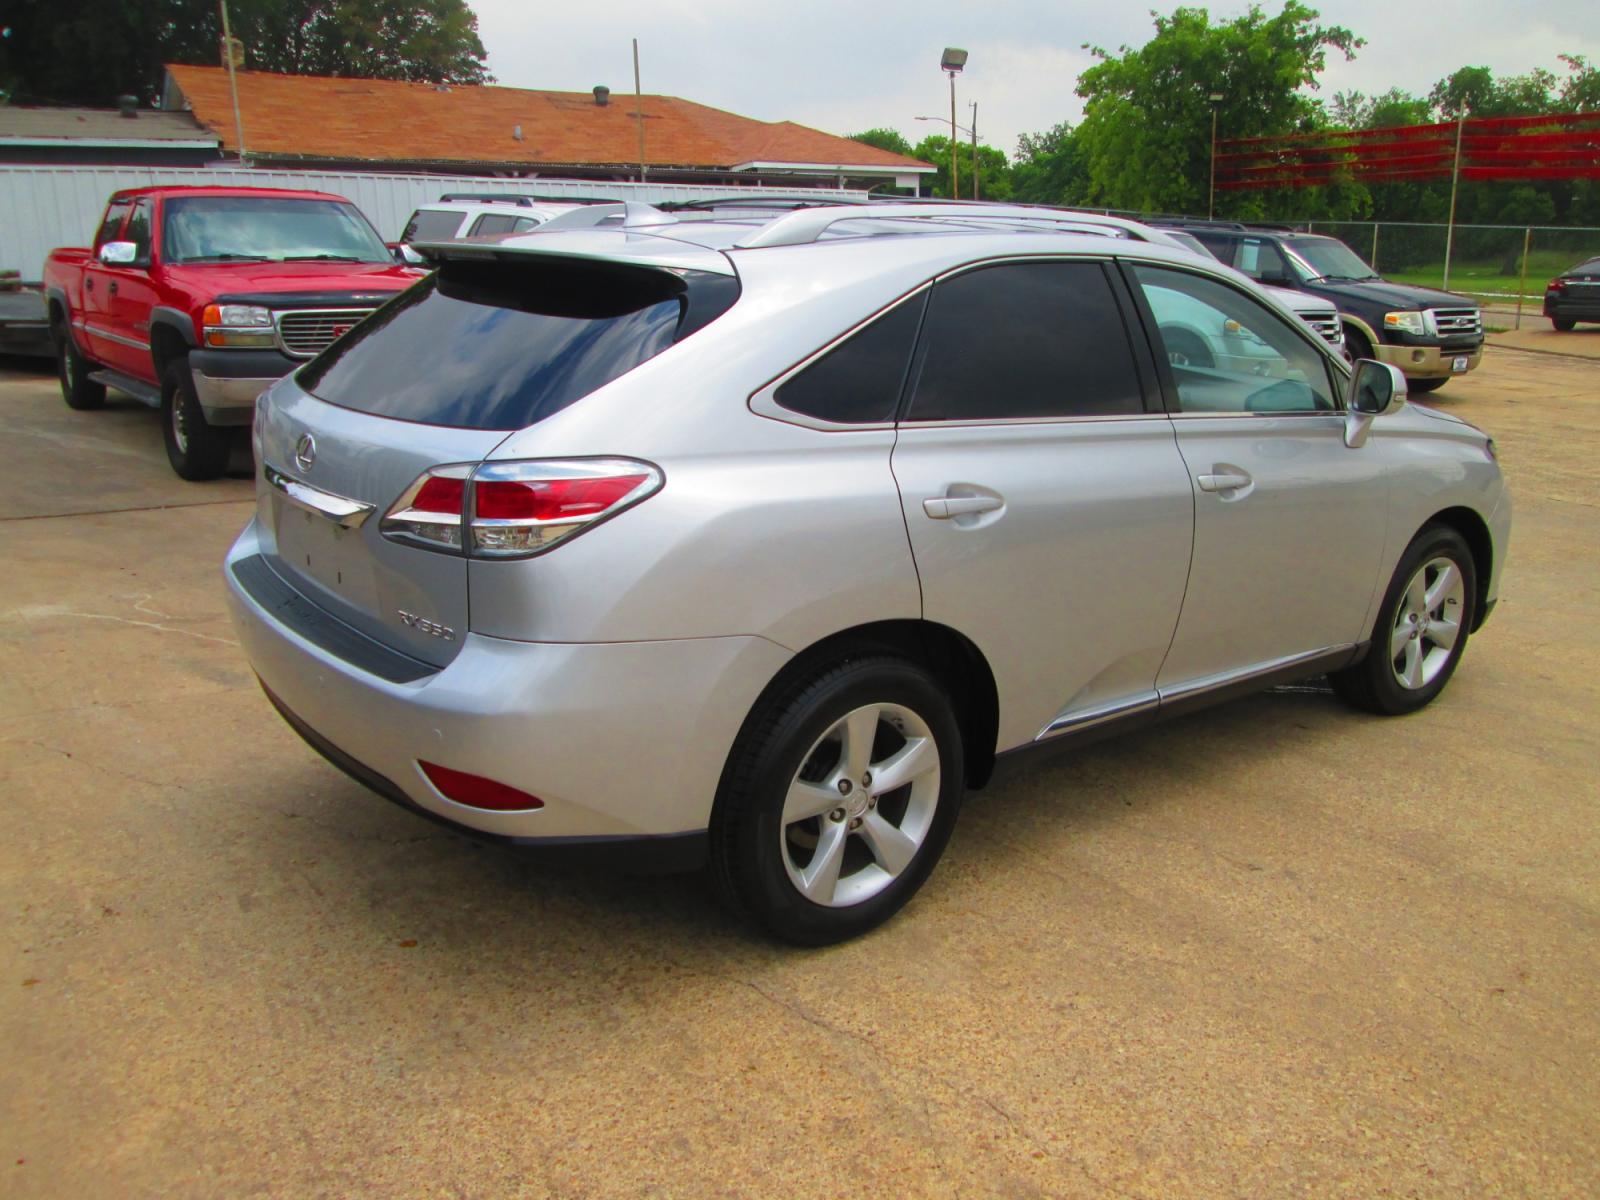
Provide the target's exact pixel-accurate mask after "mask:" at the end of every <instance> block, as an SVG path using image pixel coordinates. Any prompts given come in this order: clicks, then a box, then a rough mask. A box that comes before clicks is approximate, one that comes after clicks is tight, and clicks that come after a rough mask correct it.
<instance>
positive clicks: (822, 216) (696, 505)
mask: <svg viewBox="0 0 1600 1200" xmlns="http://www.w3.org/2000/svg"><path fill="white" fill-rule="evenodd" d="M1019 213H1020V214H1021V215H1019ZM433 253H434V255H435V257H436V261H437V262H438V270H437V271H436V272H435V273H434V274H433V275H431V276H430V277H429V278H427V279H426V280H424V281H423V282H421V283H419V284H418V285H417V286H416V287H415V288H413V289H412V290H411V291H409V292H406V293H404V294H403V295H402V296H400V297H399V298H398V299H396V300H394V301H392V302H390V303H389V304H388V305H386V306H385V307H384V308H382V309H380V310H379V311H378V312H377V313H376V314H375V315H374V316H373V317H372V318H370V319H369V320H367V321H365V322H364V323H362V324H361V325H360V326H358V327H357V328H356V329H355V330H354V331H353V332H352V333H350V334H349V335H347V336H346V337H344V338H343V339H341V340H340V341H339V342H337V343H336V344H335V345H334V346H333V347H331V348H330V349H329V350H328V351H327V352H326V353H324V354H323V355H322V356H321V357H319V358H317V359H315V360H314V361H313V362H311V363H310V364H308V365H307V366H305V367H303V368H302V369H301V370H300V371H299V372H298V373H297V374H295V375H294V376H292V377H288V378H285V379H284V380H283V381H281V382H280V383H278V384H277V385H276V386H275V387H274V388H273V389H272V390H271V391H270V392H269V393H268V394H267V395H266V396H264V397H263V399H262V401H261V402H260V404H259V405H258V407H257V415H256V424H255V451H256V462H257V464H258V470H259V481H258V492H257V506H256V513H255V517H254V519H253V520H252V521H251V522H250V524H249V526H248V528H246V529H245V531H244V533H243V534H242V535H241V536H240V537H239V539H238V542H237V543H236V544H235V546H234V547H233V549H232V551H231V552H230V553H229V555H228V560H227V565H226V577H227V582H228V586H229V589H230V592H231V597H232V604H233V610H234V613H235V616H236V619H237V624H238V628H239V632H240V636H241V638H242V640H243V642H244V646H245V648H246V652H247V653H248V655H249V658H250V661H251V664H252V666H253V667H254V669H255V671H256V673H257V675H258V676H259V677H260V680H261V683H262V686H263V687H264V688H265V689H266V691H267V693H268V695H269V696H270V697H271V699H272V701H273V703H274V704H275V705H276V706H277V707H278V709H279V710H280V711H281V712H282V713H283V715H284V717H285V718H286V719H287V720H288V721H289V723H290V724H291V725H292V726H293V727H294V728H295V729H296V730H298V731H299V732H300V733H301V734H302V736H303V737H304V738H305V739H306V740H307V741H308V742H310V743H311V744H312V745H313V746H314V747H316V748H317V749H318V750H319V751H321V752H322V753H323V754H324V755H326V756H327V757H328V758H329V759H331V760H332V761H333V762H334V763H336V764H337V765H339V766H340V767H342V768H343V769H345V770H346V771H348V772H349V773H350V774H351V775H353V776H354V777H356V778H357V779H359V780H361V781H363V782H364V783H366V784H368V785H370V786H371V787H372V788H373V789H374V790H376V791H378V792H380V793H382V794H384V795H386V796H388V797H390V798H391V799H394V800H396V801H398V802H399V803H401V804H403V805H406V806H407V807H410V808H412V809H414V810H416V811H418V812H420V813H422V814H424V815H427V816H430V817H433V818H436V819H438V820H441V821H445V822H448V823H450V824H452V825H454V826H457V827H460V828H463V829H465V830H469V831H472V832H473V833H475V834H478V835H482V836H484V837H489V838H494V839H499V840H501V841H503V842H509V843H514V844H516V845H519V846H525V847H528V848H533V849H551V850H557V851H559V852H561V853H563V854H566V855H570V856H575V855H580V854H587V855H595V854H600V855H605V856H608V857H611V858H614V859H620V860H623V861H631V862H633V863H634V864H642V865H648V866H655V867H693V866H697V865H702V864H706V865H709V867H710V874H711V876H712V878H713V879H714V881H715V884H716V886H717V888H718V889H719V891H720V892H721V893H722V895H723V896H724V897H725V898H726V899H727V900H728V901H729V902H731V903H732V904H733V905H734V906H735V907H736V908H738V909H739V910H741V911H743V912H745V913H747V914H749V915H750V916H752V917H753V918H754V919H755V920H756V921H757V922H759V923H760V924H761V925H762V926H764V927H765V928H766V929H767V930H769V931H770V932H772V933H773V934H775V935H777V936H779V937H782V938H786V939H790V940H792V941H795V942H800V943H812V944H816V943H825V942H830V941H835V940H838V939H841V938H845V937H849V936H851V935H854V934H857V933H860V932H862V931H863V930H866V929H868V928H870V927H872V926H874V925H876V924H878V923H879V922H881V921H883V920H884V919H885V918H887V917H889V916H890V915H891V914H892V913H894V912H895V911H896V910H898V909H899V908H900V906H901V905H903V904H904V903H905V902H906V901H907V900H908V899H909V898H910V897H911V896H912V894H913V893H914V892H915V891H916V890H917V888H918V887H920V886H921V884H922V882H923V881H924V880H925V879H926V878H927V876H928V874H929V872H930V871H931V870H932V869H933V867H934V864H935V863H936V862H937V860H938V858H939V856H940V854H941V852H942V851H943V849H944V846H945V843H946V842H947V841H948V839H949V837H950V834H951V830H952V827H953V826H954V824H955V819H956V813H957V810H958V808H959V806H960V804H961V799H962V795H963V793H964V791H965V790H966V789H967V788H970V787H978V786H980V785H982V784H983V783H984V782H985V780H986V779H988V778H989V776H990V773H991V770H992V769H993V767H994V766H995V763H996V760H997V759H999V758H1001V757H1002V756H1009V755H1014V754H1020V753H1022V752H1024V751H1028V750H1030V749H1034V748H1039V747H1046V746H1058V745H1061V744H1063V743H1066V742H1068V741H1070V740H1072V739H1076V738H1085V737H1090V736H1099V735H1102V734H1104V733H1106V732H1107V731H1109V730H1111V729H1113V728H1125V727H1127V726H1129V725H1132V724H1135V723H1138V722H1140V721H1145V720H1149V719H1152V718H1156V717H1162V716H1167V715H1170V714H1173V713H1179V712H1183V711H1186V710H1188V709H1190V708H1193V707H1195V706H1198V705H1203V704H1207V703H1211V702H1214V701H1218V700H1222V699H1224V698H1226V697H1229V696H1233V695H1236V694H1238V693H1240V692H1243V691H1248V690H1251V689H1259V688H1263V687H1266V686H1269V685H1272V684H1274V683H1277V682H1281V681H1286V680H1290V679H1294V678H1298V677H1304V676H1310V675H1316V674H1323V673H1326V674H1328V675H1329V677H1330V678H1331V679H1332V681H1333V684H1334V687H1335V688H1336V690H1337V691H1338V692H1339V694H1340V695H1341V696H1343V697H1344V698H1346V699H1347V700H1349V701H1350V702H1352V703H1354V704H1355V705H1357V706H1359V707H1362V708H1365V709H1367V710H1370V711H1372V712H1376V713H1383V714H1391V715H1393V714H1403V713H1409V712H1412V711H1414V710H1416V709H1418V708H1421V707H1422V706H1423V705H1425V704H1427V703H1428V702H1429V701H1431V700H1432V699H1433V698H1434V697H1435V696H1437V695H1438V694H1439V692H1440V691H1441V690H1442V689H1443V688H1444V686H1445V685H1446V683H1447V682H1448V681H1449V679H1450V676H1451V674H1452V673H1453V672H1454V671H1455V669H1456V666H1457V664H1458V663H1459V662H1460V659H1461V654H1462V651H1463V648H1464V647H1465V645H1466V642H1467V638H1468V635H1469V634H1470V633H1472V632H1474V631H1475V630H1477V628H1478V627H1479V626H1480V625H1481V624H1482V623H1483V621H1484V619H1485V618H1486V617H1487V616H1488V614H1489V612H1490V610H1491V608H1492V607H1493V606H1494V603H1495V597H1496V594H1497V590H1498V585H1499V580H1500V576H1501V572H1502V565H1503V563H1504V561H1505V554H1506V544H1507V538H1508V535H1509V531H1510V520H1511V509H1510V501H1509V499H1508V497H1507V494H1506V491H1505V488H1504V486H1503V484H1502V482H1501V476H1500V470H1499V467H1498V465H1497V463H1496V461H1495V451H1494V444H1493V442H1492V441H1491V440H1490V439H1489V438H1487V437H1485V436H1484V435H1483V434H1482V433H1481V432H1479V431H1478V430H1476V429H1474V428H1472V427H1471V426H1470V425H1467V424H1465V423H1463V422H1462V421H1459V420H1457V419H1454V418H1452V417H1449V416H1446V415H1443V414H1441V413H1438V412H1434V411H1432V410H1429V409H1427V408H1423V407H1421V406H1418V405H1414V404H1408V403H1406V402H1405V395H1404V393H1405V382H1404V379H1403V377H1401V376H1400V375H1399V374H1398V373H1397V372H1396V371H1394V370H1393V369H1392V368H1390V367H1387V366H1384V365H1382V364H1379V363H1375V362H1362V363H1358V364H1356V365H1355V367H1354V368H1352V367H1351V366H1350V365H1348V364H1346V363H1345V362H1343V361H1342V360H1341V359H1340V358H1339V357H1338V356H1337V355H1336V354H1335V353H1334V352H1333V351H1332V349H1331V347H1329V346H1328V345H1327V344H1326V343H1325V342H1323V341H1322V340H1321V339H1319V338H1318V337H1317V336H1316V335H1315V334H1314V332H1313V331H1312V330H1311V329H1310V328H1309V327H1308V326H1307V325H1306V324H1305V323H1304V322H1302V321H1299V320H1297V319H1296V318H1295V317H1294V316H1293V315H1292V314H1290V313H1289V312H1288V311H1287V310H1286V309H1284V308H1282V307H1281V306H1279V305H1278V304H1276V303H1275V302H1273V301H1271V300H1270V299H1268V298H1266V297H1265V296H1264V295H1263V294H1262V293H1261V292H1260V291H1259V289H1257V288H1256V287H1255V285H1254V284H1252V283H1250V282H1249V281H1248V280H1246V279H1245V278H1243V277H1242V276H1240V275H1239V274H1237V273H1236V272H1233V271H1231V270H1230V269H1228V268H1226V267H1224V266H1222V265H1221V264H1220V263H1216V262H1214V261H1207V260H1203V259H1201V258H1199V257H1197V256H1195V255H1192V254H1190V253H1188V252H1186V251H1183V250H1180V249H1176V248H1173V247H1170V246H1164V245H1161V244H1157V243H1154V242H1140V241H1136V240H1129V239H1126V238H1111V237H1107V236H1101V235H1099V234H1097V233H1096V232H1095V231H1094V230H1093V229H1088V230H1086V229H1083V228H1074V226H1073V224H1072V222H1071V221H1070V220H1069V219H1068V218H1066V217H1064V216H1063V217H1062V218H1061V219H1060V220H1059V221H1056V220H1053V219H1052V218H1050V217H1049V216H1041V214H1040V213H1039V212H1038V211H1037V210H1013V209H1009V208H1006V207H984V206H964V207H962V208H961V209H959V210H956V209H954V208H949V209H946V208H943V207H940V206H929V205H903V206H873V207H871V208H870V209H863V208H862V207H861V206H852V207H841V208H813V209H802V210H799V211H795V212H790V213H784V214H780V215H777V216H775V217H774V216H771V215H765V214H754V215H750V216H748V217H737V216H735V217H730V216H727V215H720V216H719V215H718V214H716V213H712V214H709V219H692V218H689V217H687V216H684V217H680V218H678V219H674V218H670V217H665V216H663V215H661V214H656V213H653V212H650V211H648V210H642V209H638V210H632V211H630V212H629V213H628V214H627V216H626V222H625V223H624V224H621V225H617V226H613V227H611V228H595V229H587V230H586V229H577V230H564V231H559V232H547V233H534V234H528V235H523V236H512V237H508V238H506V239H505V240H503V241H501V242H499V243H497V244H482V243H479V244H464V245H463V244H455V245H448V246H439V247H437V248H436V249H435V250H434V251H433ZM1174 306H1177V307H1181V309H1182V311H1183V314H1184V319H1185V321H1186V322H1188V323H1193V322H1195V321H1199V322H1201V323H1202V324H1203V325H1204V326H1206V327H1207V328H1208V329H1210V330H1211V332H1212V333H1214V335H1215V336H1216V338H1217V339H1219V342H1237V343H1240V344H1245V343H1248V345H1249V346H1250V353H1249V354H1240V355H1234V356H1217V357H1216V358H1215V359H1214V361H1211V362H1208V363H1198V362H1196V361H1195V357H1194V356H1193V355H1192V354H1190V353H1185V352H1183V350H1182V349H1181V348H1178V349H1175V348H1174V347H1171V346H1168V345H1166V344H1165V343H1164V340H1163V313H1164V312H1167V311H1170V310H1172V309H1173V308H1174Z"/></svg>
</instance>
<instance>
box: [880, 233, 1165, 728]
mask: <svg viewBox="0 0 1600 1200" xmlns="http://www.w3.org/2000/svg"><path fill="white" fill-rule="evenodd" d="M1109 272H1110V268H1108V267H1107V266H1106V265H1105V264H1102V263H1100V262H1096V261H1086V260H1077V261H1072V260H1051V261H1029V262H1010V263H1004V264H997V265H991V266H985V267H980V268H978V269H974V270H969V271H966V272H963V273H960V274H957V275H954V276H951V277H948V278H946V279H943V280H941V281H939V282H938V283H936V284H935V286H934V288H933V291H932V294H931V296H930V297H929V300H928V308H927V313H926V316H925V318H924V322H923V326H922V334H921V337H920V340H919V343H918V349H917V353H916V356H915V358H914V359H913V362H912V367H911V372H910V380H909V388H908V393H909V398H908V402H907V408H906V410H905V414H904V418H903V419H902V421H901V423H900V429H899V434H898V437H897V439H896V444H895V449H894V455H893V459H892V463H893V467H894V474H895V478H896V480H897V481H898V483H899V487H900V495H901V503H902V507H903V510H904V513H905V520H906V529H907V532H908V533H909V536H910V539H911V548H912V552H913V554H914V556H915V559H916V564H917V572H918V575H919V576H920V578H921V583H922V604H923V616H924V617H925V618H926V619H927V620H929V621H936V622H938V623H940V624H942V625H946V626H948V627H950V628H952V629H954V630H957V631H958V632H960V633H962V634H963V635H965V636H966V637H968V638H970V639H971V640H972V641H973V642H974V643H975V644H976V645H977V647H978V649H979V650H981V651H982V653H983V655H984V657H985V658H986V659H987V660H988V662H989V665H990V667H991V669H992V670H993V672H994V676H995V684H996V688H997V690H998V692H999V700H1000V730H999V738H998V748H999V749H1002V750H1004V749H1009V748H1011V747H1013V746H1018V745H1021V744H1024V743H1026V742H1029V741H1032V740H1034V739H1035V738H1037V737H1040V736H1042V735H1044V736H1047V735H1048V734H1050V733H1053V732H1059V731H1063V730H1066V729H1069V728H1072V727H1074V726H1081V725H1083V724H1086V723H1089V722H1092V721H1095V720H1099V719H1102V718H1104V717H1107V716H1110V715H1114V714H1116V713H1119V712H1128V711H1132V710H1135V709H1138V708H1141V707H1150V706H1153V704H1154V702H1155V691H1154V689H1155V680H1156V672H1157V669H1158V668H1159V667H1160V665H1161V661H1162V659H1163V657H1164V656H1165V654H1166V652H1167V646H1168V644H1169V643H1170V641H1171V639H1172V634H1173V629H1174V626H1175V624H1176V621H1177V615H1178V611H1179V609H1180V607H1181V605H1182V601H1183V586H1184V579H1185V577H1186V576H1187V574H1188V569H1189V549H1190V541H1191V533H1192V525H1193V519H1194V518H1193V510H1194V500H1193V497H1192V494H1191V491H1190V486H1189V477H1188V471H1187V469H1186V468H1185V466H1184V463H1183V459H1182V458H1181V457H1180V456H1179V454H1178V451H1177V447H1176V444H1175V442H1174V438H1173V432H1172V424H1171V422H1170V421H1169V420H1168V419H1167V417H1166V416H1165V415H1164V414H1163V413H1161V412H1159V411H1152V409H1153V408H1155V406H1156V404H1157V403H1158V401H1157V396H1156V393H1155V389H1154V386H1153V385H1154V369H1153V364H1152V363H1151V362H1150V360H1149V357H1148V355H1147V354H1146V355H1145V356H1144V357H1143V358H1142V359H1141V358H1138V357H1136V352H1135V349H1134V345H1133V343H1132V341H1131V340H1130V338H1129V336H1128V332H1127V322H1128V320H1129V319H1130V318H1131V315H1132V314H1131V309H1130V308H1129V306H1128V303H1127V297H1126V293H1125V292H1124V291H1123V289H1122V284H1121V281H1120V280H1118V279H1116V278H1115V277H1114V276H1113V275H1112V274H1110V273H1109Z"/></svg>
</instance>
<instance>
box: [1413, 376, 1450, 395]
mask: <svg viewBox="0 0 1600 1200" xmlns="http://www.w3.org/2000/svg"><path fill="white" fill-rule="evenodd" d="M1449 382H1450V376H1448V375H1435V376H1434V377H1433V378H1432V379H1408V380H1406V391H1408V392H1411V393H1413V394H1414V395H1418V396H1422V395H1426V394H1427V393H1428V392H1437V391H1438V390H1439V389H1440V388H1442V387H1443V386H1444V385H1445V384H1447V383H1449Z"/></svg>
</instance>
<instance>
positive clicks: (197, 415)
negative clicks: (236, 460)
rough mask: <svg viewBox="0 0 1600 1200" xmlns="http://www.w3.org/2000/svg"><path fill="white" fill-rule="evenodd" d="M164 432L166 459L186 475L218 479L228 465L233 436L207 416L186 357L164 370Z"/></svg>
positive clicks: (177, 359) (162, 417) (177, 470)
mask: <svg viewBox="0 0 1600 1200" xmlns="http://www.w3.org/2000/svg"><path fill="white" fill-rule="evenodd" d="M161 432H162V440H163V441H164V442H165V443H166V447H167V461H168V462H170V463H171V464H172V469H173V470H174V471H176V472H177V473H178V474H179V475H181V476H182V477H183V478H184V479H189V480H194V481H196V482H198V481H200V480H205V479H215V478H217V476H219V475H221V474H222V473H223V472H224V471H226V470H227V469H228V453H229V451H230V450H231V449H232V439H230V438H229V436H228V430H226V429H220V428H218V427H217V426H215V425H212V424H210V423H209V422H208V421H207V420H206V414H205V413H204V412H203V411H202V410H201V408H200V399H199V397H197V396H196V395H195V392H194V376H192V375H191V374H189V360H188V359H187V358H176V359H174V360H173V361H172V362H170V363H168V364H167V369H166V370H165V371H164V372H163V373H162V376H161Z"/></svg>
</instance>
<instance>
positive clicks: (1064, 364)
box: [907, 262, 1144, 421]
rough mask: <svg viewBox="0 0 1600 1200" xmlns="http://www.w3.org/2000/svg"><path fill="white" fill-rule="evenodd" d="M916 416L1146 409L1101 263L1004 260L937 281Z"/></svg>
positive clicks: (975, 417)
mask: <svg viewBox="0 0 1600 1200" xmlns="http://www.w3.org/2000/svg"><path fill="white" fill-rule="evenodd" d="M917 357H918V363H917V366H916V367H915V368H914V370H915V374H916V383H915V389H914V391H913V394H912V398H911V409H910V412H909V413H908V414H907V418H908V419H909V420H912V421H995V420H1004V419H1006V418H1015V417H1106V416H1119V415H1123V414H1127V413H1137V412H1143V411H1144V403H1143V399H1142V397H1141V393H1140V389H1139V377H1138V374H1137V372H1136V370H1135V368H1134V365H1133V351H1132V349H1131V348H1130V347H1129V345H1128V334H1127V330H1126V329H1125V328H1124V327H1123V323H1122V315H1121V313H1120V312H1119V311H1118V309H1117V303H1116V299H1115V297H1114V296H1113V294H1112V291H1111V285H1110V283H1109V282H1108V281H1107V280H1106V276H1105V271H1104V269H1103V268H1102V267H1101V266H1100V264H1099V263H1082V262H1041V263H1007V264H1004V265H1002V266H995V267H984V268H981V269H979V270H976V271H968V272H967V273H966V274H963V275H957V276H955V277H954V278H953V279H947V280H945V281H944V282H942V283H940V284H938V285H937V286H936V287H935V288H934V289H933V295H932V296H931V297H930V298H929V301H928V316H927V319H926V320H925V321H924V322H923V329H922V340H921V343H920V346H919V349H918V355H917Z"/></svg>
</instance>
